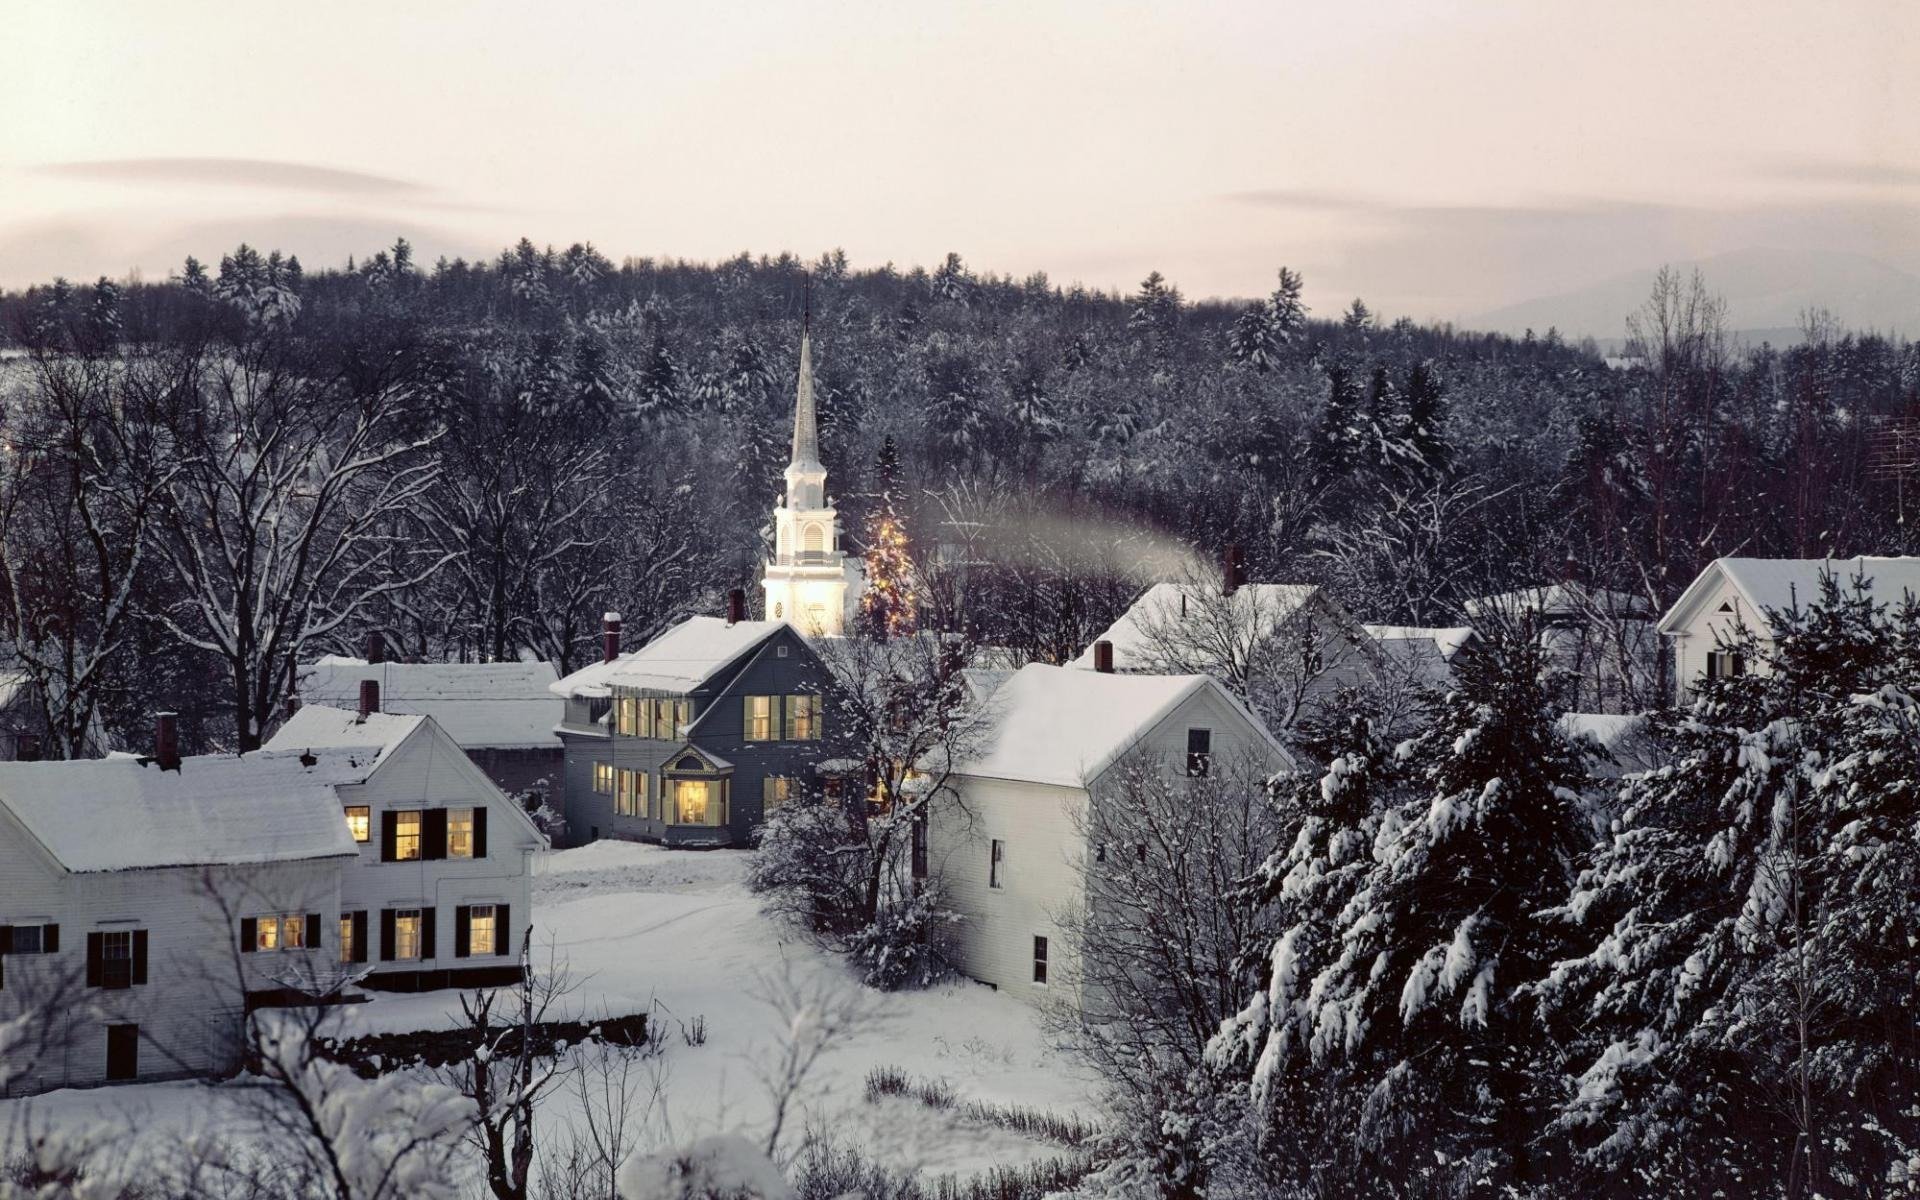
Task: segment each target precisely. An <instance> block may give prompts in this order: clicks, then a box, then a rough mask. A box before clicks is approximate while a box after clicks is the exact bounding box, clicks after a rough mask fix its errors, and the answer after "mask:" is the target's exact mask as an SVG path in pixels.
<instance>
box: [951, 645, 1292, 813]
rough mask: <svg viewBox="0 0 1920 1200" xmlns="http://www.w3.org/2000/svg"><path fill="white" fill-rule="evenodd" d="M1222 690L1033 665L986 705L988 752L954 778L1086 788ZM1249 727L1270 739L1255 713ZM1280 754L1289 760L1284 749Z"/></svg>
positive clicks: (1178, 678)
mask: <svg viewBox="0 0 1920 1200" xmlns="http://www.w3.org/2000/svg"><path fill="white" fill-rule="evenodd" d="M1208 688H1213V689H1216V690H1218V691H1219V692H1220V694H1221V695H1222V696H1223V697H1225V698H1226V699H1227V700H1228V702H1229V703H1232V704H1234V706H1235V707H1236V708H1237V709H1239V710H1240V711H1241V712H1243V713H1246V710H1245V707H1244V706H1242V705H1240V704H1238V702H1236V701H1234V700H1233V698H1232V695H1231V694H1230V693H1228V692H1227V691H1226V689H1225V688H1222V687H1221V686H1220V685H1219V684H1218V683H1216V682H1215V681H1214V680H1213V679H1212V678H1211V677H1210V676H1206V675H1123V674H1107V673H1104V672H1100V671H1082V670H1078V669H1075V668H1072V667H1054V666H1048V665H1047V664H1045V663H1031V664H1029V665H1027V666H1024V667H1022V668H1020V669H1019V670H1018V671H1015V672H1014V673H1013V675H1012V677H1011V678H1009V679H1008V680H1007V681H1006V682H1004V683H1002V684H1001V685H1000V686H999V687H998V688H997V689H995V691H994V693H993V696H992V698H991V699H990V700H989V701H988V702H987V704H988V708H987V711H988V713H989V714H990V718H991V723H992V727H991V731H990V732H989V733H988V735H987V739H988V740H987V747H986V749H985V750H983V751H982V752H980V753H979V754H976V755H974V756H972V757H971V758H968V759H965V760H963V761H961V762H959V763H957V764H956V765H955V768H954V770H955V772H956V773H957V774H961V775H972V776H977V777H981V778H987V779H1015V780H1022V781H1025V782H1029V783H1047V784H1054V785H1057V786H1060V787H1075V788H1078V787H1087V786H1089V785H1090V784H1092V783H1093V781H1094V780H1095V779H1098V778H1099V777H1100V774H1101V773H1102V772H1103V771H1105V770H1106V769H1107V768H1108V767H1110V766H1112V765H1113V764H1114V762H1115V761H1116V760H1118V759H1119V758H1120V756H1121V755H1122V754H1124V753H1126V752H1127V751H1128V750H1129V749H1131V748H1132V747H1133V746H1134V745H1135V744H1137V743H1138V742H1139V741H1140V739H1141V738H1143V737H1145V736H1146V734H1147V733H1148V732H1149V731H1151V730H1152V729H1153V727H1154V726H1156V725H1158V724H1159V723H1160V722H1161V721H1162V720H1164V719H1165V718H1166V717H1167V715H1168V714H1169V713H1171V712H1172V711H1173V710H1174V709H1175V708H1177V707H1178V706H1179V705H1180V704H1181V703H1182V702H1184V701H1185V700H1186V699H1187V698H1188V697H1189V696H1192V695H1193V694H1194V693H1196V692H1199V691H1203V690H1205V689H1208ZM1246 716H1247V720H1248V721H1249V722H1251V723H1252V724H1253V726H1254V727H1255V728H1256V729H1259V730H1260V732H1261V734H1262V736H1266V737H1267V740H1268V741H1271V740H1272V739H1271V737H1270V736H1268V735H1266V731H1265V729H1264V728H1263V727H1261V725H1260V722H1259V720H1258V719H1257V718H1255V717H1254V716H1253V715H1252V714H1251V713H1246ZM1274 748H1275V750H1276V751H1278V752H1279V753H1280V754H1281V755H1282V756H1284V755H1285V751H1284V750H1279V747H1278V744H1277V743H1275V744H1274Z"/></svg>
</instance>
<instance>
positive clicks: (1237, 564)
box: [1220, 543, 1247, 596]
mask: <svg viewBox="0 0 1920 1200" xmlns="http://www.w3.org/2000/svg"><path fill="white" fill-rule="evenodd" d="M1246 581H1247V563H1246V557H1245V556H1244V555H1243V554H1241V552H1240V546H1239V544H1238V543H1235V544H1234V545H1231V546H1228V547H1227V552H1226V554H1225V555H1224V556H1222V558H1221V561H1220V594H1221V595H1223V596H1231V595H1233V594H1234V593H1235V592H1237V591H1239V590H1240V585H1241V584H1243V583H1245V582H1246Z"/></svg>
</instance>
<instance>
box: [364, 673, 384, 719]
mask: <svg viewBox="0 0 1920 1200" xmlns="http://www.w3.org/2000/svg"><path fill="white" fill-rule="evenodd" d="M379 711H380V681H379V680H377V679H362V680H361V681H360V716H361V719H362V720H364V719H366V718H367V717H370V716H372V715H373V714H374V713H377V712H379Z"/></svg>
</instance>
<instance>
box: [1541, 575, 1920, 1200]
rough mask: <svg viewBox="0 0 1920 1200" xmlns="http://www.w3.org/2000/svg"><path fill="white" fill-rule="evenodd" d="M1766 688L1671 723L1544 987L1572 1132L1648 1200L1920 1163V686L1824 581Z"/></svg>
mask: <svg viewBox="0 0 1920 1200" xmlns="http://www.w3.org/2000/svg"><path fill="white" fill-rule="evenodd" d="M1770 624H1771V625H1772V626H1773V628H1774V630H1775V639H1774V642H1773V644H1772V647H1771V649H1768V648H1767V647H1765V646H1763V645H1761V644H1760V643H1758V642H1757V641H1756V640H1755V639H1754V638H1753V636H1752V635H1751V633H1749V632H1745V631H1736V633H1735V634H1734V635H1733V637H1732V641H1731V648H1732V649H1734V650H1736V651H1737V652H1739V653H1742V654H1744V655H1746V656H1747V661H1749V662H1753V663H1757V664H1764V669H1763V670H1758V671H1755V672H1753V673H1750V674H1746V675H1741V676H1737V677H1733V678H1727V679H1720V680H1711V681H1703V682H1702V683H1701V684H1700V685H1699V687H1698V688H1697V691H1696V694H1695V698H1694V699H1693V701H1692V702H1691V703H1690V704H1689V705H1688V706H1687V708H1686V709H1685V710H1683V711H1681V712H1677V713H1671V714H1664V715H1662V716H1661V717H1659V718H1658V719H1657V721H1656V726H1655V729H1656V734H1657V736H1658V738H1659V739H1660V741H1661V743H1662V744H1663V746H1664V748H1665V749H1666V751H1667V753H1668V755H1669V762H1670V765H1668V766H1663V767H1661V768H1659V769H1656V770H1651V771H1647V772H1644V773H1641V774H1638V775H1634V776H1630V777H1628V778H1627V779H1626V780H1625V781H1624V782H1623V785H1622V787H1621V790H1620V795H1619V800H1618V817H1617V819H1616V820H1615V822H1614V828H1613V832H1612V836H1611V837H1610V838H1609V839H1608V841H1607V842H1606V843H1605V844H1604V845H1603V846H1602V847H1601V849H1600V851H1599V853H1598V854H1597V856H1596V857H1595V859H1594V860H1593V862H1592V863H1591V865H1590V866H1588V868H1587V869H1586V870H1585V871H1583V872H1582V873H1581V875H1580V878H1579V880H1578V882H1577V885H1576V886H1575V888H1574V889H1573V890H1572V892H1571V898H1570V900H1569V901H1568V902H1567V903H1566V904H1565V905H1564V906H1562V907H1560V908H1559V909H1558V910H1557V914H1556V915H1557V916H1558V917H1559V918H1560V919H1561V920H1562V921H1563V922H1564V923H1565V924H1566V925H1567V927H1568V928H1569V929H1570V930H1571V931H1572V932H1574V933H1575V934H1576V935H1577V936H1579V937H1580V938H1581V940H1582V943H1583V945H1584V951H1583V952H1582V953H1580V954H1577V955H1573V956H1570V957H1569V958H1568V959H1567V960H1566V961H1565V962H1563V963H1562V964H1560V965H1559V966H1558V967H1557V968H1556V969H1555V971H1554V972H1553V974H1552V976H1551V977H1550V978H1549V979H1548V980H1546V981H1545V982H1544V983H1543V984H1542V985H1541V987H1540V988H1539V992H1540V995H1541V997H1542V999H1543V1001H1544V1002H1545V1006H1546V1009H1547V1011H1548V1013H1549V1014H1550V1015H1551V1016H1553V1017H1555V1018H1557V1022H1558V1028H1560V1029H1561V1030H1563V1031H1564V1032H1565V1036H1567V1038H1568V1041H1569V1042H1570V1058H1571V1060H1572V1068H1573V1072H1574V1077H1573V1078H1572V1079H1571V1080H1569V1082H1568V1085H1567V1088H1566V1093H1565V1096H1564V1098H1563V1100H1562V1103H1561V1106H1560V1112H1559V1116H1558V1120H1557V1132H1558V1133H1559V1135H1560V1136H1562V1137H1564V1138H1565V1139H1566V1140H1567V1141H1569V1142H1570V1143H1571V1144H1572V1146H1573V1149H1574V1151H1575V1152H1576V1153H1577V1155H1578V1158H1579V1162H1580V1164H1581V1166H1582V1167H1583V1168H1584V1169H1586V1170H1587V1171H1588V1172H1590V1173H1591V1175H1592V1177H1594V1178H1596V1179H1598V1180H1600V1181H1604V1182H1607V1183H1610V1184H1611V1185H1612V1186H1615V1187H1617V1188H1621V1189H1631V1190H1634V1191H1636V1192H1638V1193H1640V1194H1645V1193H1648V1192H1652V1193H1661V1192H1680V1191H1684V1192H1685V1193H1686V1194H1693V1195H1711V1194H1723V1195H1753V1194H1761V1193H1762V1192H1766V1193H1771V1194H1781V1195H1787V1196H1793V1197H1801V1196H1814V1195H1827V1196H1833V1195H1867V1194H1898V1193H1897V1192H1886V1193H1882V1192H1879V1191H1876V1190H1875V1188H1876V1187H1877V1186H1878V1185H1881V1184H1883V1183H1885V1182H1887V1181H1890V1180H1895V1179H1899V1178H1901V1177H1902V1176H1905V1175H1906V1174H1907V1173H1908V1172H1909V1167H1908V1165H1907V1164H1908V1163H1909V1162H1911V1161H1912V1157H1913V1156H1914V1155H1915V1154H1916V1153H1920V1077H1917V1076H1916V1074H1915V1072H1914V1071H1913V1069H1912V1064H1913V1063H1914V1062H1915V1061H1920V1058H1917V1056H1920V1028H1916V1026H1915V1023H1914V1019H1913V1013H1914V1012H1916V1011H1920V950H1917V949H1916V947H1915V935H1914V933H1913V931H1914V930H1915V929H1920V825H1917V824H1916V817H1917V816H1920V673H1917V672H1916V671H1915V669H1914V668H1915V664H1914V663H1913V662H1912V661H1911V660H1909V659H1906V658H1905V657H1904V656H1903V655H1901V654H1900V653H1898V652H1895V653H1889V648H1890V647H1897V646H1899V645H1901V644H1902V642H1903V641H1904V640H1907V639H1910V638H1912V637H1914V636H1915V634H1916V632H1920V610H1916V609H1914V608H1913V607H1912V606H1906V607H1904V608H1903V609H1902V611H1901V612H1899V613H1896V614H1892V615H1889V614H1887V613H1885V612H1884V611H1883V610H1882V609H1881V608H1880V607H1879V606H1876V605H1875V604H1873V603H1872V602H1871V600H1870V599H1868V598H1867V597H1866V596H1865V595H1864V594H1863V593H1862V591H1861V590H1860V589H1857V588H1853V587H1851V586H1848V587H1846V588H1843V587H1842V586H1841V585H1840V583H1839V581H1837V580H1833V579H1828V580H1826V581H1824V582H1823V584H1822V587H1821V595H1820V596H1819V597H1817V598H1815V599H1814V603H1813V606H1812V607H1811V608H1810V609H1809V610H1806V611H1796V612H1789V613H1777V614H1773V615H1772V616H1771V617H1770Z"/></svg>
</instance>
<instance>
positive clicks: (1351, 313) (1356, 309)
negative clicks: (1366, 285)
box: [1340, 296, 1373, 333]
mask: <svg viewBox="0 0 1920 1200" xmlns="http://www.w3.org/2000/svg"><path fill="white" fill-rule="evenodd" d="M1340 325H1341V327H1342V328H1343V329H1345V330H1346V331H1347V332H1348V333H1370V332H1372V330H1373V310H1372V309H1370V308H1368V307H1367V302H1366V301H1365V300H1362V299H1360V297H1358V296H1355V297H1354V298H1353V303H1352V304H1350V305H1348V306H1347V312H1346V315H1345V316H1343V317H1341V318H1340Z"/></svg>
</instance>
